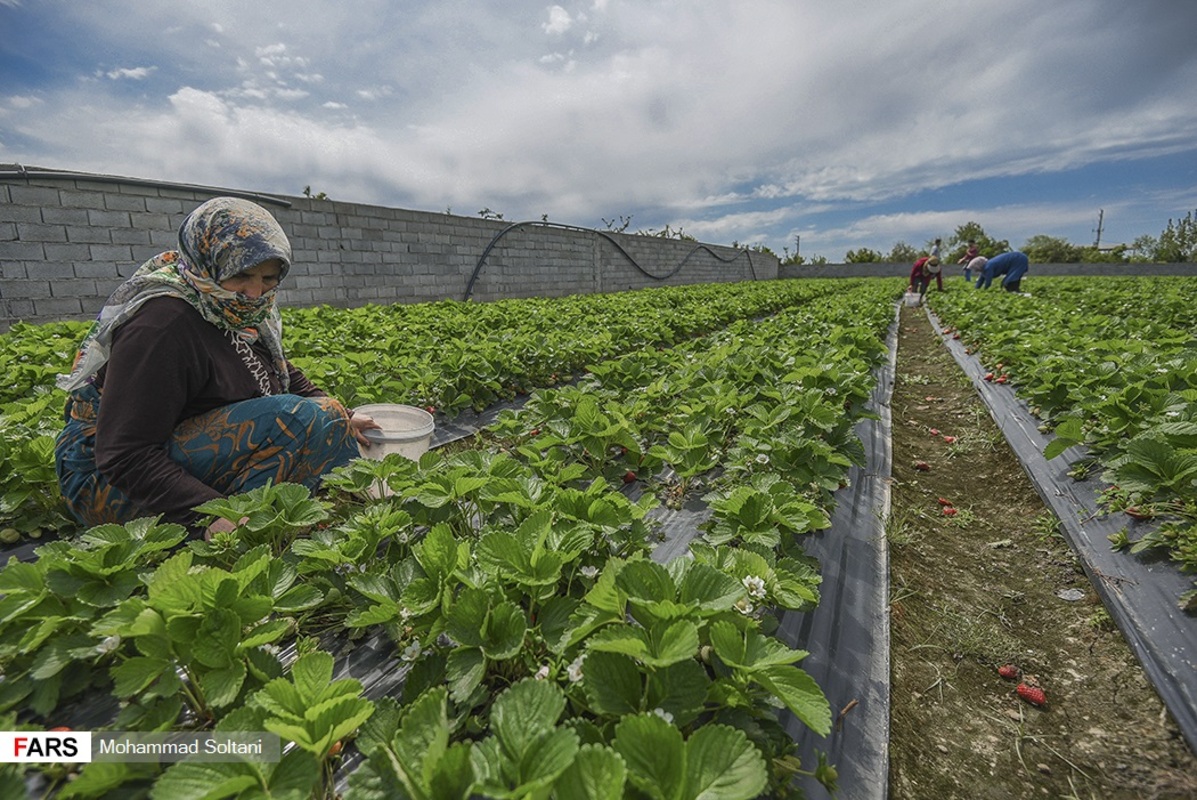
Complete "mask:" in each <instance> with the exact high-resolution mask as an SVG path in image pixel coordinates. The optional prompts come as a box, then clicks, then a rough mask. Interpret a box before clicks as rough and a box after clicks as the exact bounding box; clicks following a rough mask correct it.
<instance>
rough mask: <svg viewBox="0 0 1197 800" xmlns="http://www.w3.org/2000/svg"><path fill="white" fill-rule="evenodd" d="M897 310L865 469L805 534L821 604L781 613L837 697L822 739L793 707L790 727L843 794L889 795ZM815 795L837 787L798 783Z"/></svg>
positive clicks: (861, 432) (875, 398)
mask: <svg viewBox="0 0 1197 800" xmlns="http://www.w3.org/2000/svg"><path fill="white" fill-rule="evenodd" d="M897 342H898V316H897V313H896V311H895V315H894V322H893V324H892V325H891V326H890V330H889V335H888V337H887V340H886V344H887V346H888V349H889V360H888V361H887V362H886V363H885V364H883V365H882V366H881V367H879V368H878V369H877V371H876V376H877V380H876V383H875V385H874V387H873V394H872V398H871V400H870V402H869V410H870V411H872V412H874V413H875V414H876V415H877V417H878V418H877V419H875V420H871V419H865V420H861V421H860V422H859V423H857V426H856V433H857V435H858V436H859V437H860V440H861V443H862V444H863V445H864V450H865V466H864V467H856V466H854V467H853V468H852V469H851V471H850V472H849V473H848V486H847V487H845V488H843V489H840V490H839V491H838V492H836V495H835V498H836V506H835V511H834V512H833V513H832V516H831V527H830V528H828V529H827V530H825V531H823V532H821V533H818V534H815V535H814V536H811V537H807V538H805V539H804V540H803V547H804V549H805V550H806V552H807V554H808V555H811V556H814V557H815V558H817V559H818V560H819V568H820V572H821V574H822V576H823V582H822V585H821V587H820V598H819V604H818V606H816V607H815V608H814V610H812V611H809V612H805V613H798V612H788V613H786V614H783V615H782V618H781V626H780V628H779V630H778V633H777V635H778V636H779V637H780V638H781V639H782V641H784V642H785V643H786V644H787V645H789V646H790V647H793V648H797V649H800V650H807V651H809V652H810V655H809V656H807V657H806V658H805V659H803V660H802V661H801V662H800V663H799V666H801V667H802V668H803V669H804V670H806V672H807V673H808V674H810V676H811V677H812V678H814V679H815V681H816V682H817V683H818V684H819V686H820V687H821V688H822V689H823V692H824V694H826V695H827V699H828V701H829V702H830V703H831V715H832V729H831V733H830V735H828V736H827V737H825V738H824V737H821V736H819V735H818V734H816V733H814V732H812V731H811V730H810V729H809V728H807V727H806V726H805V725H803V724H802V723H800V722H799V721H798V720H797V719H796V718H794V717H793V716H792V715H791V714H789V712H784V713H783V722H784V723H785V725H786V729H787V730H788V731H789V732H790V734H791V735H792V736H793V737H794V740H795V741H796V742H797V744H798V752H799V756H800V757H801V759H802V768H803V769H804V770H811V769H813V768H814V766H815V764H817V763H818V761H817V752H823V753H825V754H826V756H827V760H828V761H829V762H830V763H831V764H833V765H835V767H836V771H837V772H838V773H839V789H838V792H837V794H836V795H835V797H836V798H838V800H866V799H867V800H874V799H876V800H881V799H882V798H885V797H886V796H887V794H888V789H887V785H888V780H889V684H890V675H889V653H890V644H889V550H888V547H887V542H886V538H885V519H886V517H887V516H888V515H889V503H890V468H891V457H892V452H893V440H892V430H893V428H892V423H891V417H890V397H891V396H892V394H893V386H894V361H895V358H896V354H897ZM800 783H801V785H802V788H803V790H804V791H805V793H806V796H807V798H809V800H819V798H830V797H832V795H831V794H829V793H828V792H827V790H826V789H825V788H824V787H823V785H822V784H820V783H818V782H817V781H815V780H814V779H813V778H804V779H802V780H801V781H800Z"/></svg>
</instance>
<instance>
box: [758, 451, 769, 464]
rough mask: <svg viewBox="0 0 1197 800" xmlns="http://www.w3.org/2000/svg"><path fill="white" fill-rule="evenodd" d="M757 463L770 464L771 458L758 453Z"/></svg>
mask: <svg viewBox="0 0 1197 800" xmlns="http://www.w3.org/2000/svg"><path fill="white" fill-rule="evenodd" d="M756 463H758V464H768V463H769V456H767V455H765V454H764V453H757V454H756Z"/></svg>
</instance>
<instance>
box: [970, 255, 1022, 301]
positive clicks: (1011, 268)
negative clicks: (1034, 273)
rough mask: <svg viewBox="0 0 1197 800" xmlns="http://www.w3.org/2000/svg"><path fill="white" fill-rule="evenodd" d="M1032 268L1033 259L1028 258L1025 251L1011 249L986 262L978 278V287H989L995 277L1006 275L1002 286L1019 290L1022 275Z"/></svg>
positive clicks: (1008, 289)
mask: <svg viewBox="0 0 1197 800" xmlns="http://www.w3.org/2000/svg"><path fill="white" fill-rule="evenodd" d="M1030 268H1031V260H1030V259H1029V258H1027V256H1026V254H1025V253H1021V252H1019V251H1018V250H1010V251H1008V252H1005V253H1002V254H1001V255H998V256H994V257H993V258H991V259H989V260H988V261H987V262H985V267H984V268H983V269H982V270H981V276H980V277H979V278H977V288H978V289H988V288H989V285H990V284H991V283H993V279H994V278H996V277H997V276H998V275H1004V276H1005V277H1004V278H1002V288H1003V289H1005V290H1006V291H1007V292H1017V291H1019V288H1020V285H1021V283H1022V276H1023V275H1026V274H1027V270H1028V269H1030Z"/></svg>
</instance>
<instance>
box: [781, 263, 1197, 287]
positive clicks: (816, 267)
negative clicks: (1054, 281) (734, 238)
mask: <svg viewBox="0 0 1197 800" xmlns="http://www.w3.org/2000/svg"><path fill="white" fill-rule="evenodd" d="M913 267H914V262H911V263H909V264H798V265H794V264H785V265H783V266H780V267H779V268H778V273H777V276H778V277H779V278H902V279H903V280H907V279H909V278H910V270H911V269H912V268H913ZM1036 275H1094V276H1097V275H1195V276H1197V264H1038V263H1036V262H1034V261H1032V262H1031V269H1030V272H1028V273H1027V278H1028V279H1030V280H1032V281H1033V280H1034V278H1035V276H1036ZM963 278H964V272H963V269H962V268H961V267H959V266H957V265H955V264H948V265H946V269H945V270H944V280H950V281H955V282H957V283H963V282H964V280H963Z"/></svg>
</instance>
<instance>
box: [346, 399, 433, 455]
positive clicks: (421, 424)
mask: <svg viewBox="0 0 1197 800" xmlns="http://www.w3.org/2000/svg"><path fill="white" fill-rule="evenodd" d="M354 413H357V414H365V415H366V416H368V417H370V418H372V419H373V420H374V421H375V422H377V423H378V424H379V426H380V428H379V429H377V430H368V431H363V434H364V435H365V437H366V438H367V439H369V440H370V447H368V448H366V447H362V446H361V445H358V449H359V450H360V451H361V454H362V456H363V457H365V458H373V459H377V460H379V461H381V460H382V459H383V458H386V457H387V456H389V455H390V454H391V453H398V454H399V455H401V456H403V457H404V458H410V459H411V460H412V461H419V460H420V456H422V455H424V454H425V453H427V452H428V448H429V447H431V446H432V432H433V431H434V430H435V429H436V423H434V422H433V421H432V415H431V414H429V413H428V412H427V411H425V410H424V409H422V408H416V407H415V406H404V405H397V404H394V403H372V404H370V405H364V406H358V407H357V408H355V409H354Z"/></svg>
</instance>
